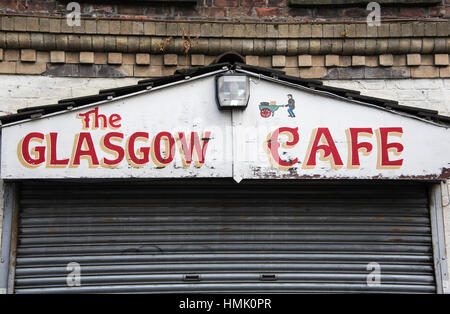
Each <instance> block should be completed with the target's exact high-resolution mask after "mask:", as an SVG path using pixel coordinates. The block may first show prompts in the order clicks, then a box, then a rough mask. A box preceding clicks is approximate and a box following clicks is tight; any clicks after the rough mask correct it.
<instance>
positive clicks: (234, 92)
mask: <svg viewBox="0 0 450 314" xmlns="http://www.w3.org/2000/svg"><path fill="white" fill-rule="evenodd" d="M216 97H217V104H218V106H219V109H234V108H236V109H241V110H243V109H245V108H247V104H248V99H249V98H250V81H249V78H248V76H247V75H245V74H241V73H226V74H219V75H218V76H216Z"/></svg>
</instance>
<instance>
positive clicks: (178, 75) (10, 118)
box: [0, 63, 450, 125]
mask: <svg viewBox="0 0 450 314" xmlns="http://www.w3.org/2000/svg"><path fill="white" fill-rule="evenodd" d="M219 70H243V71H246V72H251V73H253V74H255V75H262V76H265V77H270V78H271V79H273V80H275V81H276V82H278V83H280V84H283V83H284V84H286V83H289V84H290V85H291V84H294V85H298V86H301V87H304V88H307V89H311V90H317V91H322V92H327V93H329V94H333V95H336V96H340V97H344V98H347V99H349V100H355V101H359V102H363V103H367V104H371V105H374V106H377V107H381V108H384V109H388V110H392V111H394V112H403V113H408V114H410V115H414V116H417V117H420V118H424V119H427V120H430V121H433V122H437V123H441V124H444V125H450V117H448V116H443V115H439V114H438V111H436V110H429V109H423V108H417V107H408V106H402V105H399V104H398V102H397V101H394V100H388V99H382V98H376V97H370V96H364V95H360V92H358V91H353V90H348V89H344V88H338V87H331V86H325V85H323V83H322V82H321V81H320V80H312V79H302V78H298V77H295V76H289V75H286V73H285V72H283V71H278V70H273V69H269V68H262V67H257V66H251V65H247V64H243V63H233V64H232V63H218V64H211V65H208V66H203V67H193V68H190V69H183V70H177V71H175V73H174V74H173V75H169V76H164V77H158V78H153V79H145V80H141V81H139V82H138V84H135V85H129V86H122V87H117V88H110V89H103V90H100V92H99V93H98V94H96V95H90V96H83V97H76V98H68V99H62V100H60V101H58V103H57V104H53V105H46V106H37V107H28V108H23V109H19V110H17V113H16V114H10V115H5V116H1V117H0V122H1V123H2V124H8V123H12V122H17V121H22V120H27V119H32V118H36V117H40V116H42V115H47V114H51V113H55V112H60V111H65V110H68V109H72V108H76V107H80V106H85V105H88V104H92V103H96V102H99V101H104V100H108V99H114V98H116V97H121V96H126V95H129V94H133V93H136V92H140V91H144V90H147V89H151V88H154V87H159V86H164V85H167V84H171V83H176V82H180V81H185V80H186V79H187V78H195V77H198V76H201V75H205V74H208V73H212V72H216V71H219ZM291 86H292V85H291Z"/></svg>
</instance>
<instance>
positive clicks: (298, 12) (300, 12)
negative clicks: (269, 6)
mask: <svg viewBox="0 0 450 314" xmlns="http://www.w3.org/2000/svg"><path fill="white" fill-rule="evenodd" d="M288 14H289V15H291V16H295V17H299V16H302V17H303V16H305V17H307V16H312V10H311V9H308V8H289V10H288Z"/></svg>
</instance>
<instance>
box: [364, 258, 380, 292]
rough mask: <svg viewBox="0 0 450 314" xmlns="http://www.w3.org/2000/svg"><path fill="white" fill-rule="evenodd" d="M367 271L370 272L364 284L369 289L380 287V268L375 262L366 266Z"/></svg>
mask: <svg viewBox="0 0 450 314" xmlns="http://www.w3.org/2000/svg"><path fill="white" fill-rule="evenodd" d="M366 269H367V270H368V271H371V273H370V274H368V275H367V278H366V282H367V286H369V287H380V286H381V266H380V264H378V263H376V262H371V263H369V264H367V268H366Z"/></svg>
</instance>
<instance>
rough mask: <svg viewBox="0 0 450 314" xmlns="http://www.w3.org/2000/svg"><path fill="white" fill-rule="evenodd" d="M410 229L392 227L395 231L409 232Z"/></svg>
mask: <svg viewBox="0 0 450 314" xmlns="http://www.w3.org/2000/svg"><path fill="white" fill-rule="evenodd" d="M408 230H409V229H408V228H392V231H394V232H407V231H408Z"/></svg>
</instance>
